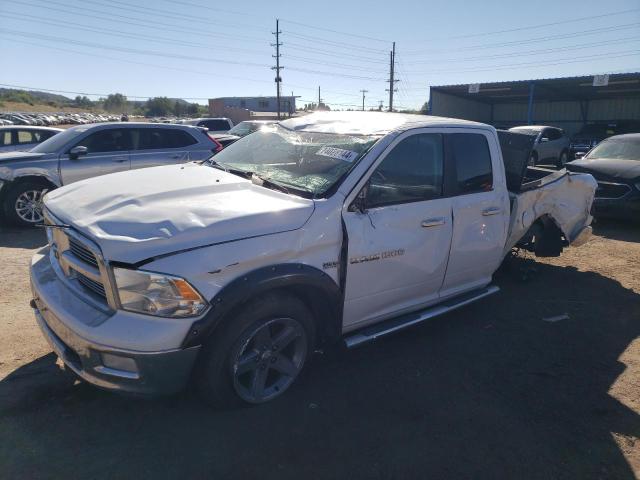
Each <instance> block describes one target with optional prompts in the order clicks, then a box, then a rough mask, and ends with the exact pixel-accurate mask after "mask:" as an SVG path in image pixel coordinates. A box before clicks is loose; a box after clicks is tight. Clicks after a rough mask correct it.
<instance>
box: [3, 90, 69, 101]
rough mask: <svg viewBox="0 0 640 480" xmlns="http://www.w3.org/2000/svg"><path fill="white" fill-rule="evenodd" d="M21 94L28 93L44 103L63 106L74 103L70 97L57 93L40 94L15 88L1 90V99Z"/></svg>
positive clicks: (35, 91) (36, 91)
mask: <svg viewBox="0 0 640 480" xmlns="http://www.w3.org/2000/svg"><path fill="white" fill-rule="evenodd" d="M20 93H27V94H29V95H31V97H33V98H34V99H36V100H38V101H40V102H42V103H47V102H56V103H59V104H61V105H67V104H69V103H71V102H73V99H71V98H69V97H65V96H64V95H58V94H55V93H49V92H40V91H38V90H19V89H15V88H0V97H4V96H7V95H12V94H20Z"/></svg>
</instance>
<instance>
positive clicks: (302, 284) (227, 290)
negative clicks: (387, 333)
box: [182, 263, 343, 348]
mask: <svg viewBox="0 0 640 480" xmlns="http://www.w3.org/2000/svg"><path fill="white" fill-rule="evenodd" d="M268 293H269V294H272V293H286V294H289V295H294V296H295V297H297V298H299V299H300V300H301V301H302V302H303V303H304V304H305V305H306V306H307V308H309V310H310V311H311V313H312V315H313V317H314V322H315V325H316V334H317V338H318V340H319V342H321V343H324V342H328V341H332V340H335V339H337V338H339V337H340V335H341V333H342V307H343V296H342V293H341V290H340V287H339V286H338V284H337V283H336V282H335V281H334V280H333V279H332V278H331V277H330V276H329V275H327V274H326V273H325V272H323V271H322V270H320V269H318V268H316V267H312V266H310V265H306V264H302V263H286V264H278V265H270V266H267V267H262V268H259V269H256V270H254V271H251V272H249V273H246V274H244V275H241V276H240V277H238V278H236V279H235V280H233V281H231V282H230V283H229V284H227V285H226V286H224V287H223V288H222V289H221V290H220V291H219V292H218V293H217V294H216V295H215V296H214V297H213V298H212V299H211V300H210V303H211V307H210V310H209V312H208V313H207V315H205V317H204V318H202V319H201V320H198V321H197V322H195V323H194V324H193V325H192V327H191V329H189V333H188V334H187V337H186V338H185V339H184V341H183V345H182V347H183V348H187V347H191V346H194V345H201V344H203V343H204V342H206V340H207V339H208V338H209V337H210V336H211V335H213V334H215V332H216V331H217V330H218V329H219V328H220V327H221V326H222V325H224V324H225V323H226V322H228V321H232V319H233V316H234V314H235V313H236V312H238V311H239V310H240V309H241V308H243V307H244V306H245V305H246V304H247V302H248V301H250V300H252V299H253V298H256V297H259V296H261V295H265V294H268Z"/></svg>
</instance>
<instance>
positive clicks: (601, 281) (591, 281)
mask: <svg viewBox="0 0 640 480" xmlns="http://www.w3.org/2000/svg"><path fill="white" fill-rule="evenodd" d="M596 233H597V236H596V238H595V239H594V240H592V241H591V242H590V243H589V244H588V245H586V246H584V247H582V248H579V249H573V248H572V249H568V250H566V251H565V252H564V253H563V255H562V256H561V257H560V258H556V259H548V260H535V261H533V260H530V259H523V258H517V259H511V260H509V261H508V262H506V264H505V266H504V267H503V268H502V269H501V271H499V272H498V273H497V274H496V283H497V284H498V285H499V286H500V287H501V288H502V291H501V292H500V293H499V294H497V295H495V296H493V297H491V298H488V299H486V300H483V301H481V302H480V303H477V304H474V305H472V306H469V307H467V308H465V309H463V310H460V311H457V312H455V313H452V314H449V315H447V316H446V317H443V318H440V319H436V320H434V321H432V322H430V323H428V324H425V325H422V326H419V327H417V328H413V329H411V330H408V331H405V332H402V333H400V334H398V335H395V336H392V337H388V338H386V339H384V340H381V341H379V342H377V343H375V344H370V345H367V346H365V347H362V348H359V349H356V350H353V351H344V350H341V349H339V348H336V349H335V351H330V352H325V353H324V354H317V355H316V356H315V358H314V359H313V361H312V362H311V364H310V365H309V367H310V368H308V370H307V372H306V374H305V375H303V377H302V378H301V379H300V381H299V382H298V384H297V385H296V386H294V388H292V390H291V391H290V392H289V393H288V394H287V395H286V396H285V397H284V398H282V399H280V400H279V401H276V402H274V403H273V404H268V405H264V406H260V407H254V408H247V409H241V410H237V411H226V412H220V411H212V410H210V409H208V408H207V407H206V406H204V405H203V404H202V403H200V401H199V400H198V398H197V397H196V396H195V395H194V394H193V393H191V392H185V393H184V394H181V395H179V396H177V397H171V398H163V399H156V400H144V399H137V398H129V397H122V396H117V395H114V394H110V393H106V392H102V391H99V390H97V389H95V388H93V387H90V386H88V385H84V384H81V383H79V382H77V381H74V379H73V378H72V377H70V376H69V375H68V374H66V373H65V372H64V371H63V370H61V369H60V366H59V365H58V364H57V363H56V358H55V356H54V355H53V354H52V353H51V352H50V350H49V348H48V347H47V344H46V343H45V341H44V339H43V338H42V336H41V335H40V332H39V331H38V329H37V327H36V325H35V321H34V319H33V314H32V312H31V309H30V308H29V306H28V302H29V299H30V291H29V282H28V273H27V265H28V262H29V258H30V257H31V255H32V253H33V252H34V251H36V250H37V249H38V248H40V247H41V246H42V245H43V244H44V243H45V238H44V234H43V232H42V231H30V230H12V229H8V228H3V227H1V226H0V265H1V266H2V276H1V277H0V478H7V479H9V478H60V477H67V478H125V477H127V478H132V477H144V478H167V477H178V476H181V477H184V478H204V477H207V478H214V477H215V478H225V479H229V478H256V477H258V476H260V478H278V479H286V478H295V479H301V478H381V479H391V478H397V479H405V478H421V479H423V478H491V479H494V478H541V479H542V478H545V479H548V478H567V479H578V478H580V479H585V478H612V479H613V478H615V479H625V478H636V477H637V476H640V415H639V413H640V340H638V337H639V334H640V227H638V226H635V227H630V226H628V225H623V224H615V223H603V224H599V225H596ZM523 277H526V278H527V280H526V281H525V280H523ZM560 314H568V315H569V319H565V320H560V321H557V322H548V321H543V319H544V318H548V317H553V316H556V315H560Z"/></svg>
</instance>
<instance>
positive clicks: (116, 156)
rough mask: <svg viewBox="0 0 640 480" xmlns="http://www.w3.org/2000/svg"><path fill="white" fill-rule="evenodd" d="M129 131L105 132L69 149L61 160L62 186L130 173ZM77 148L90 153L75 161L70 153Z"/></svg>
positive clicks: (97, 133)
mask: <svg viewBox="0 0 640 480" xmlns="http://www.w3.org/2000/svg"><path fill="white" fill-rule="evenodd" d="M130 131H131V129H129V128H102V129H100V130H97V131H94V132H92V133H90V134H89V135H87V136H86V137H84V138H82V139H81V140H79V141H78V142H76V143H75V144H73V145H71V146H70V147H69V148H67V149H66V151H65V153H63V154H62V155H61V156H60V175H61V177H62V183H63V185H68V184H70V183H73V182H77V181H79V180H84V179H85V178H91V177H97V176H100V175H106V174H108V173H115V172H122V171H125V170H129V150H130V148H131V135H130ZM77 146H82V147H86V148H87V153H86V154H85V155H82V156H79V157H77V158H72V157H71V156H70V155H69V150H71V149H72V148H73V147H77Z"/></svg>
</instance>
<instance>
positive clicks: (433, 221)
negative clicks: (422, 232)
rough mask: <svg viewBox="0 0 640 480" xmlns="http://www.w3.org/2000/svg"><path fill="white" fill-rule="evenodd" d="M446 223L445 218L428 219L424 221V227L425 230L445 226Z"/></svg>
mask: <svg viewBox="0 0 640 480" xmlns="http://www.w3.org/2000/svg"><path fill="white" fill-rule="evenodd" d="M445 222H446V219H445V218H444V217H437V218H428V219H427V220H423V221H422V227H423V228H429V227H437V226H438V225H444V224H445Z"/></svg>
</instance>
